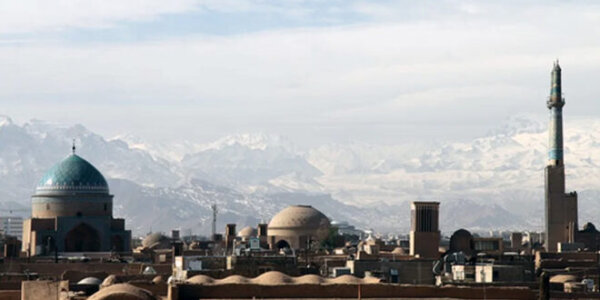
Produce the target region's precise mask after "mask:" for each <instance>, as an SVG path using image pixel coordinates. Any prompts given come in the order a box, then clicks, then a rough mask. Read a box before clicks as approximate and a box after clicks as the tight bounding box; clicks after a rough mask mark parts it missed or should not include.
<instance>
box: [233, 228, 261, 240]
mask: <svg viewBox="0 0 600 300" xmlns="http://www.w3.org/2000/svg"><path fill="white" fill-rule="evenodd" d="M257 234H258V230H256V228H254V227H251V226H246V227H244V228H242V230H240V231H239V232H238V234H237V236H239V237H242V238H250V237H254V236H256V235H257Z"/></svg>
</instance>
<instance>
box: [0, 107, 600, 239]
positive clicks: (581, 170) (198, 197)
mask: <svg viewBox="0 0 600 300" xmlns="http://www.w3.org/2000/svg"><path fill="white" fill-rule="evenodd" d="M73 138H75V139H76V143H77V146H78V147H77V152H78V154H80V155H81V156H82V157H83V158H85V159H86V160H88V161H90V162H91V163H92V164H94V165H95V166H96V167H97V168H98V169H99V170H100V171H101V172H102V173H103V174H104V175H105V177H106V178H107V179H108V181H109V186H110V190H111V193H112V194H114V195H115V198H114V202H115V204H114V214H115V216H117V217H124V218H126V220H127V227H128V228H130V229H132V230H133V232H134V235H143V234H145V233H147V232H150V231H168V230H170V229H173V228H179V229H181V230H183V231H184V233H186V232H187V233H190V232H191V233H196V234H208V233H209V231H210V228H211V225H210V223H211V211H210V206H211V204H213V203H216V204H217V205H218V208H219V217H218V228H219V229H222V228H223V227H224V224H226V223H231V222H234V223H237V224H238V226H240V228H241V227H242V226H245V225H255V224H256V223H258V222H260V221H263V222H268V221H269V219H270V218H271V217H272V216H273V215H274V214H275V213H277V212H278V211H279V210H281V209H282V208H284V207H286V206H288V205H292V204H308V205H313V206H314V207H316V208H318V209H319V210H321V211H323V212H324V213H325V214H326V215H328V216H329V217H330V218H331V219H332V220H337V221H347V222H349V223H351V224H353V225H355V226H357V227H359V228H363V229H373V230H375V231H377V232H380V233H395V234H405V233H407V231H408V229H409V223H410V213H409V210H410V207H409V203H410V201H417V200H418V201H439V202H440V203H441V206H440V210H441V212H440V214H441V216H440V222H441V227H442V228H441V229H442V231H443V232H444V233H446V234H449V233H451V232H452V231H454V230H456V229H458V228H467V229H470V230H475V231H487V230H536V231H540V230H542V222H543V186H544V182H543V179H544V175H543V169H544V166H545V164H546V145H547V139H548V138H547V128H546V122H545V121H544V120H543V119H540V118H538V117H535V116H518V117H513V118H511V119H509V120H507V121H506V122H505V123H503V124H500V125H499V126H498V128H497V129H496V130H494V131H492V132H490V133H489V134H487V135H485V136H482V137H479V138H476V139H473V140H470V141H467V142H464V141H463V142H444V143H442V142H437V143H429V144H419V143H414V144H399V145H374V144H364V143H358V142H355V143H347V144H324V145H319V146H316V147H311V148H309V149H301V148H300V147H298V146H296V145H295V144H294V143H293V142H292V141H290V140H288V139H286V138H285V137H282V136H277V135H268V134H262V133H250V134H236V135H231V136H226V137H223V138H221V139H218V140H216V141H214V142H211V143H193V142H189V141H183V142H174V143H168V144H160V143H148V142H145V141H143V140H142V139H139V138H136V137H134V136H132V135H120V136H116V137H112V138H107V137H103V136H101V135H99V134H96V133H94V132H91V131H90V130H88V129H86V128H85V127H84V126H82V125H79V124H76V125H63V124H55V123H49V122H44V121H40V120H32V121H29V122H27V123H25V124H22V125H19V124H16V123H14V122H13V121H12V120H11V119H10V118H9V117H0V207H1V208H2V209H3V210H2V212H3V213H4V214H8V213H9V210H12V211H13V212H12V213H21V212H22V213H23V215H24V216H27V213H28V212H27V211H26V210H27V209H28V208H29V206H30V196H31V194H32V193H33V191H34V189H35V186H36V185H37V182H38V180H39V179H40V178H41V177H42V175H43V173H44V172H45V171H46V170H47V169H49V168H50V167H51V166H52V165H53V164H55V163H57V162H59V161H60V160H62V159H63V158H64V157H66V156H67V155H69V153H70V149H71V143H72V139H73ZM564 141H565V159H566V173H567V187H568V189H569V190H577V191H578V193H579V199H580V200H579V219H580V221H579V222H580V225H583V224H584V223H585V222H588V221H591V222H594V223H598V221H600V209H599V206H598V205H597V200H596V199H598V196H600V183H598V178H600V168H598V163H599V159H600V142H599V141H600V120H594V119H577V120H573V121H572V120H567V122H566V123H565V139H564Z"/></svg>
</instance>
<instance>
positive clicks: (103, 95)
mask: <svg viewBox="0 0 600 300" xmlns="http://www.w3.org/2000/svg"><path fill="white" fill-rule="evenodd" d="M501 3H503V4H500V2H482V1H445V2H427V3H426V2H425V1H421V2H413V1H406V2H404V1H399V2H396V1H393V2H392V1H390V2H388V1H380V2H378V1H375V2H374V1H330V2H327V3H323V2H322V1H286V2H283V1H192V0H189V1H187V0H184V1H56V2H48V1H0V114H7V115H10V116H12V117H13V118H15V119H16V120H17V121H18V122H24V121H27V120H29V119H31V118H38V119H45V120H49V121H55V122H64V123H82V124H84V125H86V126H88V127H90V128H91V129H92V130H95V131H99V132H100V133H103V134H105V135H107V136H112V135H116V134H120V133H133V134H135V135H138V136H141V137H143V138H146V139H160V140H170V139H181V138H186V139H191V140H195V141H207V140H209V139H213V138H216V137H219V136H221V135H224V134H229V133H234V132H252V131H265V132H270V133H277V134H283V135H286V136H289V137H290V138H292V140H296V141H300V142H301V143H304V144H311V143H319V142H327V141H335V142H339V141H346V140H354V141H366V142H376V143H400V142H404V141H408V140H419V139H438V138H452V139H460V138H467V137H472V136H477V135H481V134H483V133H485V132H487V131H488V130H490V129H491V128H494V127H495V126H496V124H497V123H498V122H501V121H502V120H504V119H506V118H507V117H509V116H510V115H511V114H520V113H540V114H543V113H545V107H544V101H545V98H546V96H547V94H548V92H549V84H550V82H549V81H550V76H549V74H550V69H551V67H552V61H553V60H554V59H556V58H560V61H561V65H562V67H563V82H564V88H563V91H564V93H565V97H566V101H567V106H566V108H565V114H566V118H567V121H568V118H577V117H581V116H586V117H589V116H598V115H599V114H600V105H599V104H598V100H599V99H598V96H597V95H599V94H600V87H599V85H598V84H597V82H598V79H599V78H600V7H599V6H598V5H597V4H595V3H593V2H584V1H577V2H565V3H563V2H549V1H539V2H533V1H528V2H524V3H522V2H521V1H516V2H514V3H509V2H501Z"/></svg>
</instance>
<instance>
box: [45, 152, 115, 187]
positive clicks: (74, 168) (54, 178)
mask: <svg viewBox="0 0 600 300" xmlns="http://www.w3.org/2000/svg"><path fill="white" fill-rule="evenodd" d="M64 192H68V193H72V192H82V193H100V194H108V184H107V183H106V179H104V176H102V174H101V173H100V171H98V169H96V168H95V167H94V166H93V165H92V164H90V163H89V162H88V161H86V160H85V159H83V158H81V157H79V156H78V155H76V154H72V155H69V157H67V158H66V159H64V160H63V161H61V162H60V163H58V164H56V165H54V166H53V167H52V168H50V170H48V171H47V172H46V174H44V176H43V177H42V179H40V182H39V183H38V186H37V188H36V195H38V194H55V193H64Z"/></svg>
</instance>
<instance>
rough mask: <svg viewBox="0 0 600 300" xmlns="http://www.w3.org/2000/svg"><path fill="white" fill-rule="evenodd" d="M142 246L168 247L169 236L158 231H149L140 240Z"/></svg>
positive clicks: (153, 247) (151, 247)
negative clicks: (149, 232)
mask: <svg viewBox="0 0 600 300" xmlns="http://www.w3.org/2000/svg"><path fill="white" fill-rule="evenodd" d="M142 246H143V247H144V248H149V249H169V248H170V247H171V243H170V241H169V238H168V237H166V236H164V235H163V234H161V233H159V232H155V233H151V234H149V235H147V236H146V237H145V238H144V240H142Z"/></svg>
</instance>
